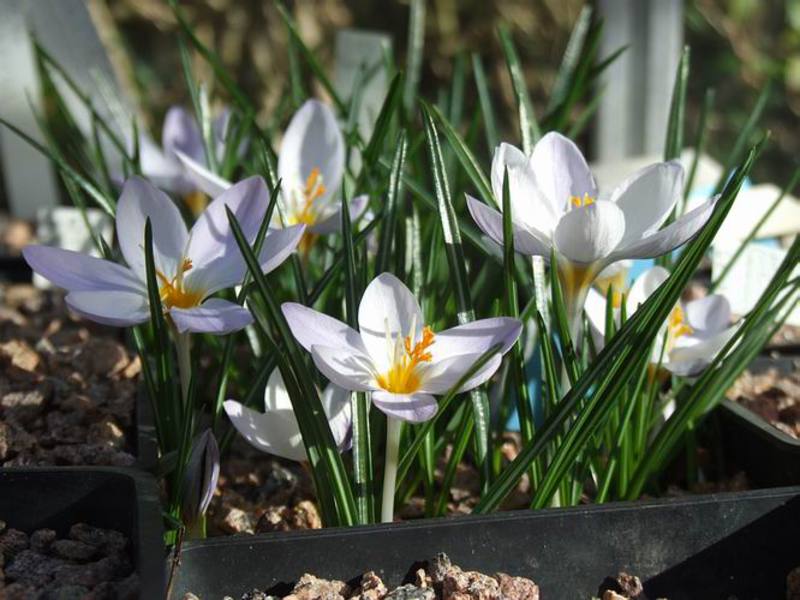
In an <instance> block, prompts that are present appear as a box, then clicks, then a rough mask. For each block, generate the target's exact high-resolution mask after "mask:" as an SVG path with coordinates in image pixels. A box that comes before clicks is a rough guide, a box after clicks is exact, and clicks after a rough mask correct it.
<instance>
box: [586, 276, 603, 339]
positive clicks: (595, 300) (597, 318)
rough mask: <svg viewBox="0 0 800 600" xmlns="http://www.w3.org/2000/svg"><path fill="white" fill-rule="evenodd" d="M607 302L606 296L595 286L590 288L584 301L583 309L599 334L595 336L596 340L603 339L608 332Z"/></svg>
mask: <svg viewBox="0 0 800 600" xmlns="http://www.w3.org/2000/svg"><path fill="white" fill-rule="evenodd" d="M606 304H607V303H606V297H605V296H603V294H601V293H600V292H598V291H597V290H596V289H594V288H589V292H588V293H587V294H586V300H585V301H584V303H583V310H584V311H585V312H586V316H587V317H588V318H589V324H590V325H591V326H592V330H593V331H594V332H596V333H597V334H598V335H596V336H594V340H595V342H597V340H598V338H599V339H600V340H602V339H603V337H604V336H605V333H606ZM595 345H597V344H595Z"/></svg>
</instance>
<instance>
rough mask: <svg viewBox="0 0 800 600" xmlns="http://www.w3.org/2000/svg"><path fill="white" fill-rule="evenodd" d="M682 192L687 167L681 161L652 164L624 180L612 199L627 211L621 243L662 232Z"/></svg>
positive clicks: (629, 242) (631, 241)
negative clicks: (684, 169) (684, 167)
mask: <svg viewBox="0 0 800 600" xmlns="http://www.w3.org/2000/svg"><path fill="white" fill-rule="evenodd" d="M682 194H683V167H682V166H681V164H680V163H679V162H678V161H670V162H664V163H658V164H655V165H650V166H649V167H645V168H644V169H642V170H640V171H638V172H637V173H634V174H633V175H632V176H631V177H629V178H628V179H626V180H625V181H623V182H622V183H621V184H620V185H619V186H617V188H616V189H615V190H614V191H613V192H612V193H611V197H610V198H609V200H610V201H611V202H616V204H617V206H619V207H620V208H621V209H622V212H623V213H625V236H624V237H623V238H622V241H621V242H620V245H628V244H632V243H634V242H637V241H639V240H640V239H641V238H642V237H643V236H646V235H650V234H652V233H654V232H656V231H658V229H659V228H660V227H661V226H662V225H663V224H664V221H666V220H667V219H668V218H669V215H670V213H671V212H672V209H673V208H674V207H675V204H676V202H677V201H678V198H680V197H681V195H682Z"/></svg>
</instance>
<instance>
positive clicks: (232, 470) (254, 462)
mask: <svg viewBox="0 0 800 600" xmlns="http://www.w3.org/2000/svg"><path fill="white" fill-rule="evenodd" d="M520 446H521V439H520V436H519V434H517V433H507V434H505V435H504V436H503V440H502V442H501V452H502V454H503V457H504V460H506V461H508V462H510V461H511V460H513V459H514V458H515V457H516V455H517V453H518V452H519V449H520ZM448 459H449V449H448V451H446V452H444V453H443V456H442V457H441V458H440V461H439V464H438V465H437V469H436V478H437V480H439V481H441V479H442V478H443V475H444V469H445V466H446V462H447V460H448ZM529 492H530V484H529V481H528V476H527V475H525V476H523V478H522V480H521V481H520V483H519V484H518V485H517V487H516V488H515V489H514V491H512V492H511V493H510V494H509V496H508V498H507V499H506V501H505V503H504V504H503V509H505V510H511V509H516V508H526V507H527V506H528V505H529V504H530V500H531V498H530V493H529ZM479 499H480V477H479V474H478V471H477V469H476V468H475V467H474V466H473V465H471V464H469V463H462V464H460V465H459V466H458V469H457V471H456V475H455V477H454V479H453V484H452V486H451V487H450V490H449V493H448V496H447V502H446V506H445V514H447V515H459V514H469V513H470V512H471V511H472V508H473V507H474V506H475V504H477V502H478V500H479ZM398 510H399V512H398V513H397V515H396V517H397V518H398V519H402V520H406V519H415V518H422V517H425V516H426V515H425V498H424V497H423V496H421V495H415V496H412V497H411V498H410V499H409V500H408V502H406V503H404V504H403V505H402V506H400V507H398ZM207 517H208V535H210V536H215V535H230V534H252V533H266V532H270V531H290V530H296V529H318V528H320V527H322V519H321V517H320V514H319V511H318V510H317V506H316V503H315V496H314V486H313V482H312V480H311V475H310V474H309V472H308V470H307V468H306V466H305V465H302V464H299V463H296V462H293V461H287V460H283V459H280V458H276V457H273V456H269V455H266V454H264V453H262V452H259V451H258V450H256V449H254V448H252V447H250V446H249V445H248V444H247V443H246V442H245V441H244V440H242V439H241V438H239V437H237V438H236V439H235V440H234V442H233V444H232V446H231V449H230V451H229V452H228V455H227V456H226V457H225V458H223V460H222V464H221V467H220V477H219V483H218V484H217V490H216V493H215V495H214V498H213V500H212V501H211V505H210V507H209V510H208V513H207Z"/></svg>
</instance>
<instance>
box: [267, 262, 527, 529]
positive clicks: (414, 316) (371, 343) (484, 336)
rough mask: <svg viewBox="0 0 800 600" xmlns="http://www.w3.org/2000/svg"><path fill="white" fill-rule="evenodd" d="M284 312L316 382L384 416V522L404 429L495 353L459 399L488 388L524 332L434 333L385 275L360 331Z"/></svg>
mask: <svg viewBox="0 0 800 600" xmlns="http://www.w3.org/2000/svg"><path fill="white" fill-rule="evenodd" d="M282 309H283V314H284V316H285V317H286V320H287V321H288V323H289V327H290V328H291V330H292V333H293V334H294V336H295V338H296V339H297V341H298V342H299V343H300V345H301V346H303V347H304V348H305V349H306V350H308V351H309V352H310V353H311V357H312V359H313V360H314V364H315V365H316V366H317V368H318V369H319V370H320V371H321V372H322V374H323V375H325V377H327V378H328V379H329V380H330V381H331V382H332V383H335V384H337V385H339V386H340V387H342V388H344V389H347V390H352V391H358V392H369V393H370V396H371V399H372V404H374V405H375V406H376V407H377V408H378V409H379V410H381V411H382V412H384V413H385V414H386V416H387V432H386V461H385V468H384V479H383V485H384V488H383V506H382V510H381V518H382V520H383V521H391V520H392V518H393V512H394V492H395V482H396V477H397V464H398V457H399V445H400V430H401V425H402V422H403V421H408V422H411V423H419V422H422V421H427V420H428V419H431V418H433V416H434V415H435V414H436V411H437V408H438V405H437V402H436V398H435V395H437V394H444V393H446V392H448V391H449V390H450V389H452V388H453V387H454V386H456V385H457V384H458V382H459V381H460V380H461V379H462V378H463V377H465V376H466V375H467V374H468V373H469V372H470V370H471V369H472V368H473V367H474V365H475V363H476V362H477V361H478V359H480V358H481V356H482V355H483V354H484V353H486V352H487V351H488V350H490V349H491V348H493V347H494V346H497V352H496V353H495V354H494V355H493V356H492V357H491V358H490V359H489V360H488V361H487V362H486V363H484V364H483V366H481V367H479V368H478V369H477V371H476V372H475V373H473V374H472V375H471V376H470V377H469V378H468V379H467V380H466V382H464V383H463V384H462V385H461V386H460V387H459V388H458V390H457V391H458V392H459V393H460V392H464V391H467V390H471V389H473V388H475V387H478V386H479V385H481V384H482V383H484V382H486V381H487V380H488V379H489V378H490V377H491V376H492V375H493V374H494V373H495V371H497V369H498V367H499V366H500V363H501V362H502V355H503V354H504V353H505V352H507V351H508V350H509V349H510V348H511V346H512V345H513V344H514V343H515V342H516V341H517V338H518V337H519V335H520V332H521V331H522V323H520V322H519V321H518V320H517V319H512V318H508V317H497V318H493V319H482V320H479V321H473V322H472V323H466V324H464V325H459V326H457V327H453V328H452V329H447V330H445V331H441V332H438V333H434V331H433V330H432V329H431V328H430V327H429V326H427V325H425V322H424V318H423V315H422V310H421V309H420V306H419V303H418V302H417V299H416V298H415V297H414V295H413V294H412V293H411V291H410V290H409V289H408V288H407V287H406V286H405V285H404V284H403V283H402V282H401V281H400V280H399V279H397V277H395V276H394V275H391V274H390V273H383V274H382V275H379V276H378V277H376V278H375V279H374V280H372V282H371V283H370V284H369V285H368V286H367V289H366V290H365V291H364V295H363V297H362V298H361V303H360V305H359V307H358V327H359V330H358V331H356V330H355V329H353V328H351V327H349V326H348V325H346V324H345V323H342V322H341V321H338V320H337V319H334V318H332V317H329V316H327V315H324V314H322V313H320V312H317V311H315V310H313V309H311V308H308V307H305V306H303V305H301V304H295V303H285V304H283V306H282Z"/></svg>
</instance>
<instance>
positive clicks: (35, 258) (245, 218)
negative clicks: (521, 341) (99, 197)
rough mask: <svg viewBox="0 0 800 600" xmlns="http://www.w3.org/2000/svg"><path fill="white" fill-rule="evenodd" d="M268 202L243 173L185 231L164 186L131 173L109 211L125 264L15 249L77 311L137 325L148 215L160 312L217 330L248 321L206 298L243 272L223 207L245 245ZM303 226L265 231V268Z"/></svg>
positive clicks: (184, 324)
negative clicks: (239, 229)
mask: <svg viewBox="0 0 800 600" xmlns="http://www.w3.org/2000/svg"><path fill="white" fill-rule="evenodd" d="M268 203H269V194H268V192H267V187H266V185H265V184H264V181H263V180H262V179H261V178H260V177H251V178H250V179H246V180H244V181H242V182H240V183H238V184H237V185H235V186H233V187H232V188H230V189H229V190H228V191H227V192H225V193H224V194H222V195H221V196H220V197H219V198H217V199H216V200H214V202H212V203H211V204H210V205H209V206H208V208H207V209H206V210H205V211H204V212H203V213H202V214H201V215H200V217H199V218H198V219H197V221H196V222H195V224H194V226H193V227H192V229H191V231H189V230H187V228H186V224H185V223H184V221H183V218H182V217H181V214H180V212H179V211H178V209H177V207H176V206H175V203H174V202H173V201H172V200H170V198H169V197H168V196H167V195H166V194H165V193H164V192H161V191H160V190H158V189H156V188H155V187H154V186H153V185H152V184H151V183H149V182H148V181H146V180H145V179H142V178H140V177H132V178H131V179H129V180H128V181H127V182H126V183H125V186H124V187H123V190H122V195H121V197H120V199H119V203H118V205H117V214H116V228H117V240H118V242H119V246H120V250H121V251H122V256H123V257H124V259H125V262H126V263H127V266H124V265H121V264H117V263H114V262H111V261H107V260H102V259H99V258H94V257H91V256H88V255H85V254H81V253H79V252H72V251H69V250H63V249H61V248H53V247H48V246H35V245H34V246H28V247H27V248H25V249H24V250H23V255H24V256H25V260H27V261H28V264H30V265H31V267H32V268H33V270H34V271H36V272H37V273H39V274H40V275H42V276H43V277H45V278H46V279H48V280H50V281H51V282H53V283H54V284H56V285H58V286H60V287H62V288H65V289H66V290H67V291H68V292H69V293H68V294H67V297H66V302H67V304H68V305H69V307H70V308H72V310H74V311H75V312H77V313H78V314H80V315H82V316H84V317H86V318H88V319H91V320H92V321H96V322H98V323H103V324H106V325H115V326H119V327H125V326H129V325H137V324H139V323H144V322H145V321H148V320H149V319H150V307H149V300H148V295H147V276H146V272H145V251H144V230H145V222H146V220H147V219H148V218H149V219H150V222H151V227H152V231H153V258H154V262H155V268H156V277H157V279H158V284H159V293H160V296H161V303H162V306H163V309H164V312H165V315H166V316H168V318H169V320H170V322H171V323H172V325H173V326H174V327H175V330H176V332H177V333H178V334H184V333H188V332H196V333H212V334H216V335H223V334H227V333H230V332H232V331H237V330H239V329H242V328H243V327H245V326H247V325H249V324H250V323H251V322H252V320H253V318H252V316H251V315H250V313H249V311H247V310H246V309H245V308H243V307H241V306H239V305H238V304H236V303H233V302H228V301H227V300H223V299H221V298H215V297H213V295H214V294H216V293H217V292H219V291H221V290H225V289H228V288H231V287H234V286H236V285H238V284H239V283H241V282H242V280H243V278H244V275H245V273H246V265H245V263H244V260H243V259H242V256H241V253H240V252H239V247H238V246H237V244H236V241H235V239H234V237H233V235H232V233H231V231H230V226H229V223H228V218H227V215H226V213H225V207H226V206H227V207H228V208H230V210H231V211H232V212H233V213H234V215H235V216H236V218H237V219H238V220H239V222H240V223H241V226H242V231H243V232H244V234H245V237H246V238H247V240H248V241H249V242H250V243H251V244H252V243H253V242H254V241H255V238H256V235H257V233H258V229H259V227H260V225H261V223H262V221H263V219H264V215H265V213H266V210H267V205H268ZM303 229H304V227H303V226H302V225H299V226H295V227H292V228H288V229H283V230H271V231H270V232H269V233H268V234H267V236H266V239H265V240H264V245H263V249H262V252H261V257H260V258H261V267H262V269H263V270H264V272H265V273H267V272H269V271H271V270H273V269H274V268H276V267H277V266H278V265H280V264H281V263H282V262H283V261H284V260H285V259H286V258H287V257H288V256H289V255H290V254H291V253H292V251H294V249H295V248H296V247H297V244H298V242H299V241H300V237H301V236H302V234H303ZM179 339H180V337H179ZM186 343H187V344H188V341H187V342H186ZM187 352H188V350H187Z"/></svg>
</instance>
